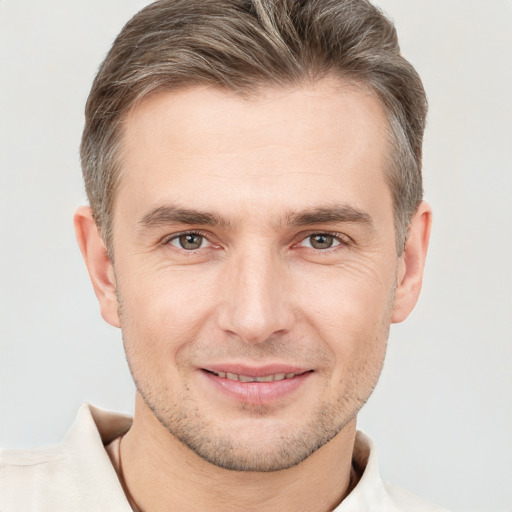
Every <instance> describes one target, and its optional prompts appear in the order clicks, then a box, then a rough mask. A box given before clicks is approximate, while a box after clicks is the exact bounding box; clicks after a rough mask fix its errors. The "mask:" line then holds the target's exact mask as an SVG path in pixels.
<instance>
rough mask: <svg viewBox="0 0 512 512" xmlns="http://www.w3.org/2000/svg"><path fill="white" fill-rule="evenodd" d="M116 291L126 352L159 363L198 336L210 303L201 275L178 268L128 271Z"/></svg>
mask: <svg viewBox="0 0 512 512" xmlns="http://www.w3.org/2000/svg"><path fill="white" fill-rule="evenodd" d="M118 293H119V298H120V302H121V307H120V313H121V327H122V331H123V338H124V342H125V345H126V350H127V352H130V353H131V354H132V355H133V356H135V357H137V358H139V354H140V358H142V357H143V358H144V360H145V361H148V364H149V363H150V362H152V364H155V365H159V366H162V365H165V364H169V363H171V362H172V361H175V360H176V358H177V357H179V355H180V353H181V352H182V349H183V347H184V346H186V344H187V343H189V342H190V341H191V340H193V339H194V338H196V337H197V336H198V334H199V332H200V330H201V329H202V328H204V323H205V321H207V320H206V319H207V318H208V315H209V309H210V308H211V304H212V303H211V292H210V287H209V286H208V285H207V283H205V281H204V279H203V278H202V276H199V275H195V276H191V275H190V273H189V272H182V271H179V270H178V271H176V270H173V271H168V270H162V271H160V272H157V273H155V272H148V273H147V274H146V275H143V274H141V273H139V274H137V275H135V274H131V275H130V276H129V278H127V279H125V280H124V281H121V283H119V290H118Z"/></svg>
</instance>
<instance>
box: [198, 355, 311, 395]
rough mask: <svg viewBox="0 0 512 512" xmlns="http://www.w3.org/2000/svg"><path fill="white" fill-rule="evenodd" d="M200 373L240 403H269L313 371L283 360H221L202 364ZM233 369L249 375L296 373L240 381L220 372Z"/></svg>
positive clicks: (288, 393) (299, 385)
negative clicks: (266, 362) (263, 363)
mask: <svg viewBox="0 0 512 512" xmlns="http://www.w3.org/2000/svg"><path fill="white" fill-rule="evenodd" d="M199 370H200V373H201V374H202V375H203V376H204V377H205V379H206V381H207V382H208V383H209V384H210V385H211V386H212V387H213V389H214V390H216V391H218V392H220V393H222V394H223V395H224V396H227V397H228V398H230V399H232V400H235V401H236V402H239V403H244V404H251V405H270V404H272V403H275V402H277V401H279V400H281V399H283V398H285V397H287V396H288V395H290V394H292V393H294V392H295V391H297V390H298V389H299V388H300V387H302V386H303V385H304V384H305V382H306V381H307V380H308V379H309V378H310V377H311V375H312V373H313V371H312V370H311V369H309V368H300V367H296V366H289V365H283V364H271V365H266V366H258V367H253V366H246V365H240V364H218V365H209V366H207V367H203V368H200V369H199ZM217 373H221V374H222V373H224V374H226V373H233V374H237V375H244V376H247V377H254V378H256V377H266V376H269V375H277V374H292V373H294V374H296V375H295V376H294V377H292V378H286V379H283V380H274V381H270V382H241V381H238V380H231V379H228V378H226V377H222V376H219V375H217Z"/></svg>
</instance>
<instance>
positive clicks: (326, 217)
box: [139, 204, 373, 229]
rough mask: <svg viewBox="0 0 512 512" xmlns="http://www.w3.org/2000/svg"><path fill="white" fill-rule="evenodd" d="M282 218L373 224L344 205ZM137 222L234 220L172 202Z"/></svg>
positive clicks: (301, 222)
mask: <svg viewBox="0 0 512 512" xmlns="http://www.w3.org/2000/svg"><path fill="white" fill-rule="evenodd" d="M283 219H284V224H286V225H288V226H294V227H301V226H310V225H315V224H335V223H356V224H362V225H365V226H367V227H369V228H372V227H373V222H372V219H371V216H370V215H369V214H368V213H367V212H365V211H363V210H360V209H358V208H355V207H353V206H351V205H346V204H342V205H331V206H327V207H325V206H323V207H316V208H307V209H305V210H300V211H290V212H288V213H287V214H286V215H285V216H284V217H283ZM139 224H140V225H141V226H143V227H144V228H148V229H151V228H158V227H162V226H169V225H173V224H174V225H175V224H188V225H199V226H212V227H221V228H226V229H227V228H233V223H232V222H231V221H230V220H229V219H226V218H225V217H223V216H222V215H220V214H218V213H216V212H201V211H199V210H193V209H189V208H181V207H178V206H174V205H165V206H159V207H157V208H154V209H153V210H151V211H150V212H148V213H147V214H146V215H144V217H142V219H141V220H140V221H139ZM282 224H283V222H282V221H278V222H276V223H275V228H276V229H279V226H281V225H282Z"/></svg>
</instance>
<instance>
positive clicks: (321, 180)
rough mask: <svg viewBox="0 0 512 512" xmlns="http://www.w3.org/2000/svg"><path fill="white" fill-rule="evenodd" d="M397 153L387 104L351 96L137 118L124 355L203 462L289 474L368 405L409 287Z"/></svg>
mask: <svg viewBox="0 0 512 512" xmlns="http://www.w3.org/2000/svg"><path fill="white" fill-rule="evenodd" d="M387 147H388V144H387V139H386V119H385V115H384V112H383V110H382V108H381V106H380V105H379V103H378V102H377V100H376V99H375V98H374V97H373V96H372V95H371V94H369V93H368V92H365V91H364V90H362V89H356V88H354V87H349V86H348V85H347V84H344V83H341V82H338V81H336V82H334V81H327V80H325V81H323V82H319V83H316V84H315V85H314V86H308V87H301V88H295V89H286V90H285V89H268V90H263V91H260V93H259V94H258V95H257V96H255V97H253V98H250V99H243V98H241V97H238V96H236V95H233V94H231V93H227V92H222V91H218V90H214V89H211V88H189V89H184V90H181V91H178V92H163V93H158V94H156V95H154V96H152V97H150V98H148V99H146V100H145V101H143V102H142V103H141V104H140V105H138V106H137V107H136V109H135V110H134V111H133V112H132V113H131V114H130V115H129V117H128V119H127V122H126V131H125V134H124V146H123V148H124V149H123V169H124V174H123V176H122V182H121V185H120V188H119V191H118V196H117V198H116V204H115V210H114V230H113V233H114V254H115V266H114V273H115V283H116V293H117V298H118V301H119V312H120V324H121V327H122V331H123V339H124V343H125V349H126V353H127V358H128V361H129V365H130V369H131V371H132V374H133V377H134V379H135V382H136V385H137V390H138V393H139V394H140V396H141V397H143V400H144V408H145V411H144V414H154V415H155V416H156V418H158V420H159V421H160V423H161V424H162V425H164V426H165V427H166V429H167V430H168V431H169V432H171V433H172V434H173V435H174V436H175V437H176V438H178V439H179V440H180V441H182V442H183V443H185V445H187V446H188V447H190V448H191V449H192V450H193V451H195V452H196V453H197V454H199V455H200V456H201V457H202V458H204V459H205V460H207V461H209V462H212V463H214V464H216V465H218V466H221V467H225V468H229V469H238V470H253V471H269V470H277V469H284V468H288V467H291V466H293V465H295V464H297V463H299V462H300V461H302V460H304V459H305V458H306V457H308V456H309V455H310V454H311V453H313V452H314V451H315V450H317V449H318V448H319V447H321V446H322V445H324V444H325V443H327V441H329V440H331V439H332V438H333V437H335V436H336V435H337V434H338V433H339V432H340V431H341V430H342V429H343V428H344V426H345V425H347V424H348V423H349V422H351V420H353V419H354V417H355V415H356V414H357V412H358V411H359V409H360V408H361V406H362V405H363V404H364V402H365V401H366V400H367V398H368V397H369V395H370V393H371V391H372V390H373V388H374V386H375V384H376V381H377V379H378V376H379V374H380V370H381V367H382V363H383V359H384V354H385V347H386V340H387V336H388V329H389V324H390V321H391V315H392V309H393V300H394V290H395V286H396V279H397V263H398V259H397V254H396V249H395V230H394V225H393V206H392V199H391V194H390V191H389V190H388V187H387V185H386V183H385V178H384V166H385V162H386V156H387V154H386V151H387ZM112 323H115V321H112Z"/></svg>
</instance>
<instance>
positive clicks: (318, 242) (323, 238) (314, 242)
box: [300, 233, 341, 251]
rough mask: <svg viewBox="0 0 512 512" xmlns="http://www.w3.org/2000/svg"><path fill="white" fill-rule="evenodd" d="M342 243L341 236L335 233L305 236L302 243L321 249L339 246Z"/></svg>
mask: <svg viewBox="0 0 512 512" xmlns="http://www.w3.org/2000/svg"><path fill="white" fill-rule="evenodd" d="M340 244H341V242H340V240H339V238H338V237H336V236H335V235H330V234H329V233H315V234H313V235H309V236H308V237H307V238H305V239H304V240H303V241H302V242H301V244H300V245H302V246H303V247H311V248H313V249H317V250H320V251H321V250H325V249H331V248H333V247H337V246H338V245H340Z"/></svg>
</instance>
